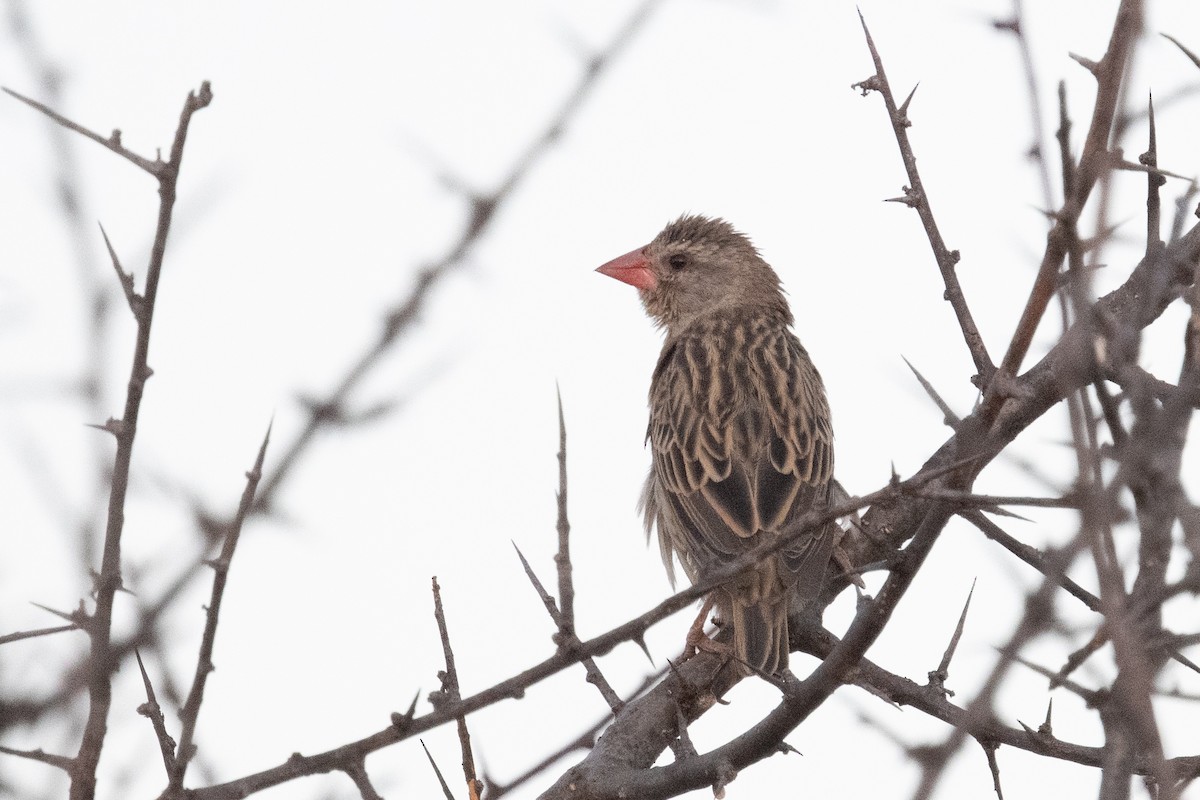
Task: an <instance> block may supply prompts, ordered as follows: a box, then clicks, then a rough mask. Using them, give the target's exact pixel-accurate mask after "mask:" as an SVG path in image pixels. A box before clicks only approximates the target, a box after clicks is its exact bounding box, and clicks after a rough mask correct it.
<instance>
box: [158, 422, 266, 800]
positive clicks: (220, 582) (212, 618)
mask: <svg viewBox="0 0 1200 800" xmlns="http://www.w3.org/2000/svg"><path fill="white" fill-rule="evenodd" d="M273 424H274V423H273V422H272V425H273ZM272 425H268V426H267V432H266V434H265V435H264V436H263V440H262V444H261V445H259V448H258V455H257V456H256V457H255V459H254V466H253V467H252V468H251V469H250V471H249V472H247V473H246V486H245V488H244V489H242V498H241V501H240V502H239V503H238V510H237V514H236V515H235V516H234V519H233V522H232V523H231V524H230V526H229V530H228V532H227V533H226V534H225V541H224V543H223V544H222V545H221V554H220V556H218V557H217V558H216V559H215V560H214V561H212V562H211V563H210V566H211V567H212V568H213V583H212V594H211V596H210V597H209V601H208V609H207V613H206V614H205V619H204V635H203V636H202V638H201V640H200V653H199V655H198V656H197V657H196V672H195V676H194V677H193V678H192V688H191V691H189V692H188V697H187V701H186V702H185V703H184V704H183V708H181V709H180V710H179V719H180V721H181V723H182V726H181V729H180V734H179V747H178V748H177V749H176V752H175V762H174V764H173V769H172V770H171V779H170V785H169V790H170V791H171V792H179V791H180V790H181V789H182V788H183V779H184V776H185V775H186V773H187V768H188V764H189V763H190V762H191V760H192V757H193V756H194V755H195V754H196V748H195V745H194V743H193V742H194V740H195V736H196V723H197V722H198V721H199V718H200V706H201V704H202V703H203V702H204V688H205V685H206V684H207V682H208V675H209V673H211V672H212V671H213V669H214V667H213V661H212V656H213V647H214V645H215V644H216V640H217V622H218V620H219V619H220V615H221V601H222V600H223V599H224V597H225V585H226V582H227V581H228V579H229V567H230V565H231V564H232V563H233V554H234V551H235V550H236V549H237V545H238V540H239V539H240V538H241V534H242V526H243V525H244V524H245V522H246V517H247V515H248V514H249V513H250V507H251V505H252V504H253V503H254V493H255V490H256V489H257V488H258V482H259V480H261V479H262V470H263V462H264V461H265V460H266V457H267V445H268V444H269V443H270V441H271V427H272Z"/></svg>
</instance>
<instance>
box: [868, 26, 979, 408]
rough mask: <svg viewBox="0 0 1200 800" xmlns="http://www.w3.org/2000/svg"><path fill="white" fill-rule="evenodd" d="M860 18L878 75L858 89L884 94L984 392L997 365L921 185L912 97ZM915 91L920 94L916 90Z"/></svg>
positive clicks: (911, 191) (909, 192) (909, 189)
mask: <svg viewBox="0 0 1200 800" xmlns="http://www.w3.org/2000/svg"><path fill="white" fill-rule="evenodd" d="M858 18H859V21H860V22H862V28H863V34H864V35H865V36H866V39H867V48H868V49H869V50H870V51H871V60H872V61H874V62H875V74H874V75H873V76H871V77H870V78H869V79H867V80H866V81H863V82H861V83H857V84H855V85H854V86H855V88H861V89H862V91H863V94H866V93H867V91H868V90H872V89H873V90H875V91H878V92H879V93H880V94H881V95H883V102H884V105H885V106H886V107H887V111H888V119H889V120H890V121H891V123H892V132H893V133H894V134H895V136H896V144H897V145H899V147H900V158H901V159H902V160H903V161H904V169H905V172H907V174H908V182H909V184H910V186H906V187H905V188H904V194H905V198H906V200H905V203H906V204H907V205H910V206H911V207H913V208H915V209H916V210H917V214H918V216H920V217H921V224H922V225H923V226H924V227H925V235H926V237H927V238H928V239H929V246H930V247H932V248H933V256H934V259H935V260H936V261H937V265H938V269H940V270H941V273H942V281H943V282H944V283H945V285H946V294H945V299H946V300H948V301H949V302H950V305H951V307H952V308H953V309H954V314H955V316H956V317H957V318H958V326H959V328H960V329H961V330H962V334H963V339H964V340H965V341H966V344H967V349H968V350H970V352H971V358H972V359H973V360H974V361H975V369H976V370H977V372H978V377H977V381H978V382H977V383H976V386H978V387H979V388H980V389H983V388H984V387H986V386H987V385H988V384H989V383H991V379H992V373H993V372H994V371H995V365H994V364H993V363H992V359H991V356H989V355H988V352H987V345H986V344H985V343H984V341H983V336H982V335H980V333H979V328H978V327H976V325H975V319H974V317H972V315H971V310H970V308H969V307H968V306H967V300H966V297H965V296H964V295H963V291H962V286H960V285H959V283H958V275H957V274H956V272H955V270H956V269H957V264H958V261H959V253H958V251H957V250H950V249H949V248H947V247H946V243H945V242H944V241H943V240H942V234H941V232H940V231H939V230H938V226H937V221H936V220H935V219H934V216H933V209H932V208H931V207H930V203H929V196H928V194H927V193H926V191H925V186H924V184H923V183H922V182H921V175H920V173H919V172H918V171H917V158H916V156H915V155H914V154H913V149H912V145H911V144H910V143H909V141H908V132H907V128H908V127H909V125H911V124H912V123H911V122H909V120H908V115H907V113H906V112H907V110H908V103H909V101H910V100H911V99H912V95H911V94H910V95H909V97H908V100H905V101H904V105H903V107H902V108H898V107H897V106H896V98H895V97H894V96H893V95H892V89H891V86H890V85H889V84H888V79H887V74H886V73H885V72H884V70H883V60H882V59H881V58H880V57H879V51H878V50H877V49H876V48H875V42H874V40H873V39H872V38H871V32H870V31H869V30H868V29H867V21H866V19H865V18H864V17H863V15H862V12H861V11H860V12H859V15H858ZM913 91H916V89H914V90H913Z"/></svg>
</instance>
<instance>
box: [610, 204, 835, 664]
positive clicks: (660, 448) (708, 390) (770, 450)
mask: <svg viewBox="0 0 1200 800" xmlns="http://www.w3.org/2000/svg"><path fill="white" fill-rule="evenodd" d="M598 271H599V272H601V273H603V274H605V275H608V276H610V277H613V278H616V279H617V280H620V281H624V282H625V283H628V284H631V285H632V286H635V287H637V289H638V294H639V295H640V297H641V300H642V304H643V305H644V306H645V309H646V313H647V314H648V315H649V316H650V317H651V318H652V319H653V320H654V322H655V323H656V324H657V325H658V326H659V327H661V328H663V329H665V331H666V340H665V341H664V343H663V349H662V353H661V355H660V356H659V358H658V365H657V366H656V367H655V369H654V375H653V377H652V379H651V383H650V425H649V428H648V430H647V433H646V439H647V441H648V442H649V444H650V446H651V453H652V456H653V464H652V466H651V468H650V475H649V477H648V478H647V480H646V487H645V490H644V492H643V494H642V500H641V505H642V508H643V510H644V512H645V519H646V533H647V535H649V534H650V531H651V528H653V527H657V529H658V540H659V545H660V547H661V549H662V555H663V561H664V563H665V564H666V566H667V571H668V574H669V575H670V577H671V582H672V585H674V570H673V567H672V556H677V557H678V559H679V562H680V563H681V564H682V565H683V568H684V571H685V572H687V575H688V578H690V579H691V580H692V581H693V582H696V581H698V580H700V579H702V578H704V577H706V576H707V575H708V574H709V573H710V572H711V571H713V570H716V569H719V568H721V567H722V566H724V565H727V564H728V563H729V562H731V561H733V560H734V559H736V558H738V557H739V556H741V555H743V554H744V553H746V552H748V551H750V550H751V549H753V548H755V547H756V546H758V545H760V544H762V543H763V542H770V541H775V540H777V539H778V538H779V537H781V536H785V535H789V534H798V535H795V536H794V538H792V539H791V540H790V541H789V542H788V543H787V544H786V545H785V546H784V547H783V548H782V549H780V550H778V551H777V552H776V553H774V554H772V555H770V556H767V557H766V558H763V559H761V560H760V561H758V562H757V563H756V564H755V565H754V566H752V567H750V568H749V569H747V570H745V571H743V572H742V573H740V574H739V575H737V576H736V577H734V578H732V579H730V580H729V581H727V582H726V583H724V584H722V585H721V586H720V587H719V588H717V589H716V590H714V591H713V592H712V593H711V594H710V595H709V597H708V598H707V600H706V603H705V606H704V609H703V610H702V611H701V615H700V617H699V618H698V619H697V620H696V624H695V625H694V626H693V627H692V632H691V633H690V634H689V637H688V644H689V650H688V652H689V653H690V652H691V648H692V647H697V646H699V647H704V648H707V649H712V648H716V647H719V646H717V645H715V643H713V642H711V641H709V640H708V639H707V637H705V636H704V634H703V630H702V628H703V623H704V618H705V617H706V616H707V613H708V610H709V609H710V608H711V607H712V606H713V605H715V606H716V608H717V612H718V618H719V620H720V621H721V623H722V625H730V626H731V627H732V628H733V656H734V657H735V659H736V660H737V661H739V662H740V663H741V669H742V671H743V672H744V673H748V672H750V671H758V672H761V673H764V674H768V675H770V674H774V673H776V672H778V671H780V670H782V669H784V668H785V667H786V666H787V662H788V650H789V647H788V623H787V614H788V605H789V599H790V597H791V595H792V593H793V592H799V594H800V595H801V598H802V599H810V598H812V597H815V596H816V595H817V593H818V592H819V591H820V588H821V582H822V580H823V578H824V574H825V568H826V565H827V564H828V562H829V559H830V553H831V552H832V549H833V544H834V542H833V539H834V536H833V527H834V526H833V525H824V526H821V527H820V528H817V529H815V530H808V531H803V532H800V531H796V530H794V529H795V527H796V526H794V525H790V523H792V522H793V521H794V520H796V519H797V518H798V517H800V516H801V515H803V514H804V513H805V512H806V511H809V510H810V509H813V508H818V509H819V508H824V507H825V506H826V504H827V499H828V495H829V487H830V481H831V480H832V476H833V430H832V427H831V425H830V419H829V404H828V402H827V401H826V399H825V388H824V386H823V384H822V383H821V376H820V375H819V374H818V373H817V370H816V368H815V367H814V366H813V364H812V361H811V360H810V359H809V357H808V353H807V352H806V351H805V350H804V347H803V346H802V345H801V344H800V341H799V340H798V339H797V338H796V336H795V335H794V334H793V333H792V332H791V330H790V327H791V325H792V322H793V319H792V312H791V310H790V309H789V308H788V303H787V300H786V299H785V298H784V294H783V290H782V288H781V287H780V285H779V278H778V276H777V275H776V274H775V271H774V270H773V269H771V267H770V265H768V264H767V262H766V261H764V260H763V259H762V257H761V256H760V255H759V253H758V250H757V249H756V248H755V247H754V245H753V244H751V242H750V240H749V239H748V238H747V237H746V236H745V235H743V234H741V233H739V232H738V231H736V230H735V229H734V228H733V226H732V225H730V224H729V223H728V222H726V221H724V220H722V219H713V218H709V217H702V216H683V217H680V218H679V219H677V220H675V221H674V222H672V223H671V224H669V225H668V226H667V227H666V228H664V229H663V231H662V232H661V233H659V234H658V236H656V237H654V240H653V241H652V242H650V243H649V244H648V245H646V246H645V247H640V248H638V249H637V250H634V251H633V252H631V253H627V254H626V255H623V256H621V257H620V258H617V259H614V260H612V261H610V262H608V263H607V264H605V265H603V266H602V267H600V268H599V270H598Z"/></svg>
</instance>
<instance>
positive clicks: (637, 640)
mask: <svg viewBox="0 0 1200 800" xmlns="http://www.w3.org/2000/svg"><path fill="white" fill-rule="evenodd" d="M633 643H634V644H636V645H637V646H638V647H640V648H642V652H643V653H645V654H646V660H647V661H649V662H650V666H655V663H654V656H652V655H650V648H649V647H647V646H646V637H644V636H642V635H641V634H638V635H637V636H635V637H633ZM667 663H668V664H670V663H671V659H667Z"/></svg>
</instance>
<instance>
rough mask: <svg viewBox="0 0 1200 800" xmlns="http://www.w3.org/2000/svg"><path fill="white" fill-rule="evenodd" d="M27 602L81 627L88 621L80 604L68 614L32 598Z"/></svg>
mask: <svg viewBox="0 0 1200 800" xmlns="http://www.w3.org/2000/svg"><path fill="white" fill-rule="evenodd" d="M29 603H30V605H32V606H34V607H35V608H40V609H41V610H42V611H45V612H46V613H48V614H53V615H54V616H56V617H58V618H60V619H65V620H66V621H67V622H71V623H74V624H76V625H78V626H79V627H81V628H82V627H84V623H85V622H87V621H88V619H87V615H86V614H84V613H83V608H82V606H81V607H80V608H79V609H78V610H77V611H72V612H71V613H70V614H68V613H66V612H64V611H58V610H56V609H53V608H50V606H44V605H42V604H41V603H35V602H33V601H32V600H30V601H29Z"/></svg>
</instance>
